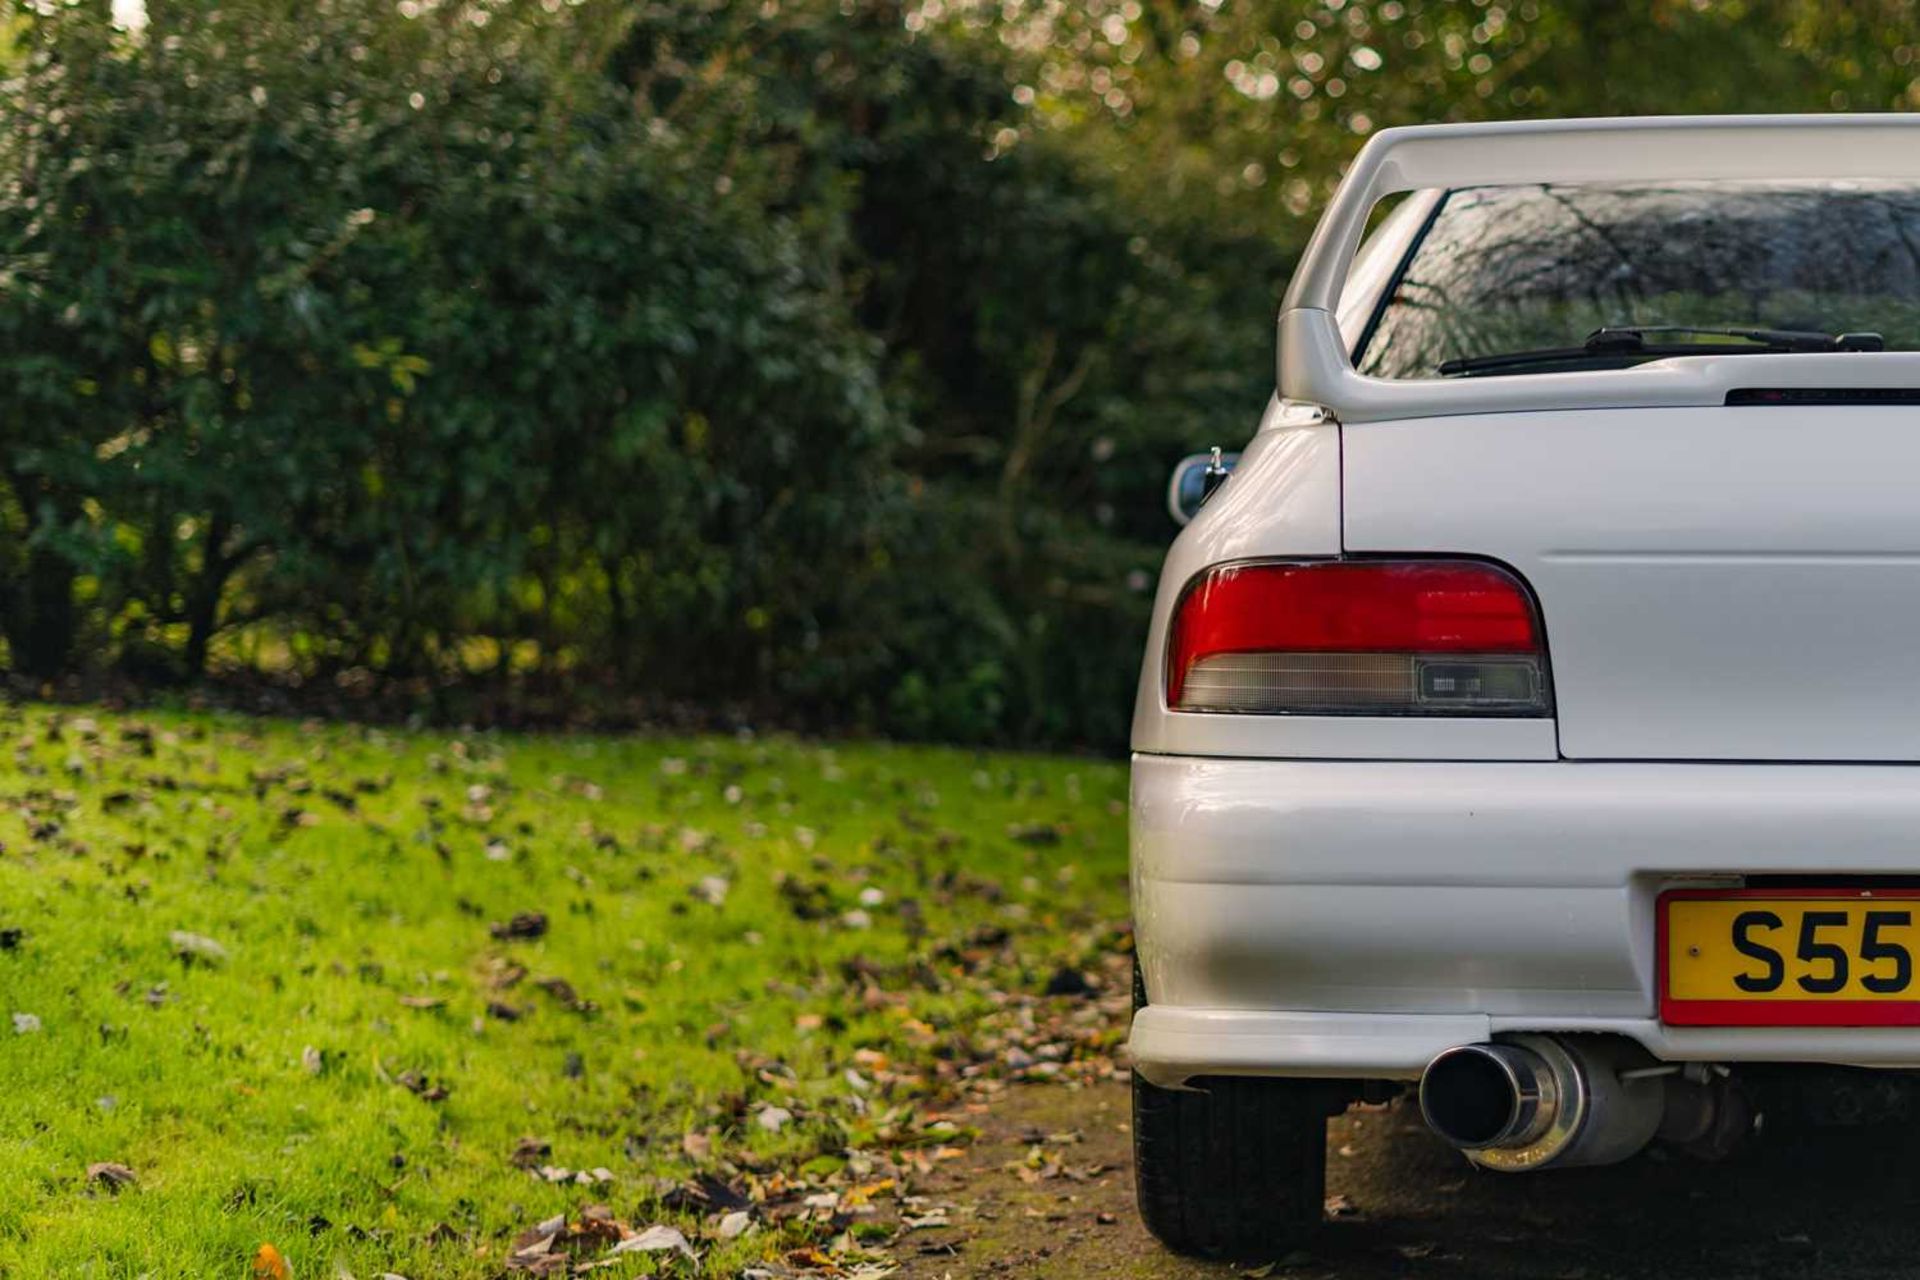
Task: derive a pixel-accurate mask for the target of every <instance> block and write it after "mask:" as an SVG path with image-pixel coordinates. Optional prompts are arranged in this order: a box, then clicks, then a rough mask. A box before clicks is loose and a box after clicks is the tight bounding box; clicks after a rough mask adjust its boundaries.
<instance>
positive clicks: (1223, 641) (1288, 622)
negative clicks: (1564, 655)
mask: <svg viewBox="0 0 1920 1280" xmlns="http://www.w3.org/2000/svg"><path fill="white" fill-rule="evenodd" d="M1167 705H1168V706H1169V707H1171V708H1173V709H1174V710H1175V711H1210V712H1240V713H1246V714H1254V715H1368V716H1406V715H1429V716H1544V715H1547V714H1549V712H1550V711H1551V707H1552V689H1551V686H1550V684H1549V682H1548V678H1547V655H1546V649H1545V647H1544V646H1543V644H1542V643H1541V639H1540V626H1539V620H1538V618H1537V617H1536V616H1535V613H1534V607H1533V599H1532V597H1531V596H1530V595H1529V594H1528V593H1527V590H1526V588H1525V587H1524V586H1523V585H1522V584H1521V583H1520V580H1519V579H1518V578H1516V577H1514V576H1513V574H1511V573H1508V572H1507V571H1506V570H1504V569H1499V568H1496V567H1494V566H1493V565H1489V564H1481V563H1479V562H1477V561H1471V560H1407V561H1359V560H1325V561H1318V562H1313V563H1303V564H1235V565H1220V566H1218V567H1216V568H1212V569H1209V570H1207V571H1206V572H1204V573H1202V574H1201V575H1200V576H1199V577H1197V578H1195V579H1194V581H1193V583H1192V584H1191V585H1190V586H1189V587H1188V588H1187V591H1186V593H1185V594H1184V595H1183V596H1182V597H1181V599H1180V604H1179V606H1178V607H1177V609H1176V610H1175V613H1174V618H1173V629H1172V638H1171V642H1170V645H1169V649H1168V654H1167Z"/></svg>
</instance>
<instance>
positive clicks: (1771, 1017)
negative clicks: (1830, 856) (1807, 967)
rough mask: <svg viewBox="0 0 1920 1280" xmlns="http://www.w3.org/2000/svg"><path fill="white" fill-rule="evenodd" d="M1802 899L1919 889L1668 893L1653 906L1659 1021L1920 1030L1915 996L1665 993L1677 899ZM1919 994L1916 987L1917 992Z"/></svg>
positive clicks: (1888, 895) (1887, 895) (1866, 897)
mask: <svg viewBox="0 0 1920 1280" xmlns="http://www.w3.org/2000/svg"><path fill="white" fill-rule="evenodd" d="M1728 898H1766V899H1771V900H1772V901H1775V902H1797V901H1800V900H1803V899H1806V898H1846V899H1851V900H1853V901H1856V902H1857V901H1879V900H1883V899H1891V900H1893V901H1908V902H1911V901H1915V900H1920V889H1870V888H1862V889H1668V890H1666V891H1665V892H1664V893H1662V894H1661V895H1660V897H1659V899H1658V900H1657V901H1656V903H1655V907H1654V952H1655V956H1654V960H1655V963H1656V965H1657V966H1658V967H1657V969H1656V971H1655V972H1656V974H1657V981H1658V982H1659V984H1660V1021H1661V1022H1663V1023H1666V1024H1667V1025H1669V1026H1675V1027H1920V994H1916V995H1915V997H1914V998H1913V999H1911V1000H1676V999H1674V998H1673V997H1672V996H1671V995H1668V994H1667V904H1668V903H1669V902H1673V901H1675V900H1677V899H1696V900H1698V899H1712V900H1725V899H1728ZM1916 989H1917V990H1920V988H1916Z"/></svg>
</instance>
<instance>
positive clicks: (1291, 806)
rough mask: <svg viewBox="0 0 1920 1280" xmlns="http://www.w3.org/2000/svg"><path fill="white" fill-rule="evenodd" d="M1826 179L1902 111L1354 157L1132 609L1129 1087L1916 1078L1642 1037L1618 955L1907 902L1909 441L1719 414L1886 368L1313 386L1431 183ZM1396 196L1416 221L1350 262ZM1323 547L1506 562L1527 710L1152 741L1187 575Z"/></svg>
mask: <svg viewBox="0 0 1920 1280" xmlns="http://www.w3.org/2000/svg"><path fill="white" fill-rule="evenodd" d="M1848 177H1862V178H1893V177H1911V178H1920V116H1871V117H1811V118H1808V117H1778V118H1774V117H1768V118H1749V119H1735V120H1700V119H1687V120H1654V121H1570V122H1542V123H1531V124H1523V125H1473V126H1448V127H1444V128H1437V129H1415V130H1404V131H1402V130H1392V131H1388V132H1387V133H1384V134H1382V135H1380V136H1379V137H1378V138H1376V139H1375V140H1374V141H1373V142H1372V143H1370V144H1369V145H1368V147H1367V148H1366V150H1365V151H1364V152H1363V153H1362V155H1361V157H1360V159H1359V160H1358V161H1356V163H1355V165H1354V168H1353V170H1352V172H1351V173H1350V174H1349V176H1348V179H1347V181H1346V183H1345V184H1344V185H1343V186H1342V188H1341V191H1340V193H1339V195H1338V196H1337V197H1336V199H1335V201H1334V204H1333V207H1332V208H1331V209H1330V210H1329V212H1328V214H1327V217H1326V219H1325V220H1324V221H1323V222H1322V224H1321V227H1320V229H1319V230H1318V231H1317V232H1316V233H1315V236H1314V239H1313V241H1312V243H1311V245H1310V247H1309V249H1308V252H1307V255H1306V258H1305V259H1304V260H1303V262H1302V265H1301V269H1300V272H1299V274H1298V275H1297V276H1296V278H1295V280H1294V283H1293V286H1292V288H1291V289H1290V290H1289V293H1288V300H1287V309H1286V312H1285V314H1284V316H1283V319H1282V324H1281V331H1280V353H1281V355H1280V360H1281V391H1282V398H1281V399H1279V400H1276V401H1275V402H1274V403H1273V404H1272V405H1270V406H1269V408H1268V411H1267V414H1266V417H1265V419H1264V420H1263V422H1262V424H1261V430H1260V432H1259V434H1258V435H1257V436H1256V437H1255V439H1254V441H1253V442H1252V444H1251V445H1250V446H1249V447H1248V449H1247V451H1246V453H1245V455H1244V457H1243V459H1242V462H1241V465H1240V467H1239V469H1238V470H1237V471H1236V473H1235V474H1234V476H1233V478H1232V479H1231V480H1229V481H1228V482H1227V484H1226V486H1225V487H1224V488H1223V489H1222V490H1221V491H1220V492H1219V494H1217V495H1216V496H1215V498H1214V499H1213V500H1212V501H1211V502H1209V503H1208V505H1207V507H1206V508H1205V509H1204V510H1203V511H1202V513H1201V514H1200V516H1199V517H1198V518H1197V519H1196V520H1195V521H1194V522H1193V523H1192V524H1191V525H1190V526H1189V527H1188V528H1187V529H1186V530H1185V531H1184V532H1183V533H1182V534H1181V536H1180V538H1179V539H1178V540H1177V541H1176V542H1175V543H1174V545H1173V548H1172V550H1171V551H1170V552H1169V554H1168V557H1167V561H1166V565H1165V568H1164V571H1163V574H1162V577H1161V582H1160V589H1159V594H1158V596H1157V599H1156V604H1155V610H1154V621H1153V625H1152V631H1151V635H1150V638H1149V642H1148V648H1147V653H1146V655H1145V660H1144V662H1143V663H1142V667H1141V679H1140V686H1139V692H1138V697H1137V700H1136V704H1135V718H1134V747H1135V750H1136V752H1137V753H1138V754H1137V755H1136V756H1135V761H1134V792H1133V817H1132V830H1133V836H1132V841H1133V847H1132V855H1133V892H1134V908H1135V929H1136V935H1135V936H1136V940H1137V946H1138V951H1139V955H1140V958H1141V962H1142V966H1143V971H1144V977H1145V981H1146V986H1147V994H1148V999H1149V1004H1148V1007H1147V1008H1146V1009H1145V1010H1144V1011H1143V1012H1142V1014H1141V1015H1140V1016H1139V1018H1138V1019H1137V1020H1136V1023H1135V1028H1134V1034H1133V1040H1132V1049H1133V1053H1134V1056H1135V1058H1136V1059H1137V1060H1138V1061H1139V1062H1140V1063H1141V1064H1142V1068H1143V1070H1144V1071H1145V1073H1146V1074H1147V1075H1148V1076H1149V1078H1152V1079H1154V1080H1156V1081H1158V1082H1160V1083H1163V1084H1169V1085H1172V1084H1177V1083H1179V1082H1180V1081H1182V1080H1184V1079H1186V1078H1187V1077H1189V1076H1192V1075H1197V1074H1208V1073H1245V1074H1294V1075H1324V1076H1360V1077H1398V1078H1410V1077H1412V1076H1413V1075H1415V1074H1417V1073H1418V1071H1419V1070H1420V1068H1421V1067H1422V1066H1423V1065H1424V1064H1425V1063H1426V1062H1427V1061H1428V1060H1429V1059H1430V1058H1431V1057H1432V1056H1433V1055H1434V1054H1435V1053H1437V1052H1439V1051H1440V1050H1441V1049H1444V1048H1448V1047H1450V1046H1452V1045H1455V1044H1460V1043H1465V1042H1468V1041H1473V1040H1482V1039H1485V1038H1487V1036H1489V1035H1492V1034H1497V1033H1500V1032H1503V1031H1547V1030H1588V1031H1610V1032H1616V1033H1618V1034H1622V1035H1627V1036H1631V1037H1633V1038H1634V1039H1637V1040H1639V1041H1640V1042H1641V1043H1642V1044H1644V1045H1645V1046H1646V1047H1647V1048H1648V1049H1649V1051H1651V1052H1652V1053H1653V1054H1654V1055H1655V1056H1656V1057H1659V1058H1662V1059H1666V1060H1707V1061H1722V1062H1742V1061H1786V1062H1795V1061H1808V1062H1836V1063H1850V1064H1855V1065H1861V1066H1883V1067H1886V1066H1906V1067H1920V1029H1905V1028H1872V1029H1844V1028H1825V1029H1813V1028H1807V1029H1796V1028H1780V1029H1756V1028H1741V1029H1714V1028H1667V1027H1663V1026H1661V1025H1660V1024H1659V1023H1658V1021H1657V1017H1656V1013H1655V1010H1656V1003H1657V1002H1656V999H1655V992H1654V959H1653V946H1654V918H1653V904H1654V900H1655V897H1656V895H1657V894H1658V892H1659V891H1660V890H1661V889H1662V888H1664V887H1667V886H1670V885H1675V884H1693V883H1728V884H1733V883H1738V882H1739V881H1740V878H1741V877H1744V876H1749V875H1755V874H1763V873H1791V874H1799V875H1820V874H1823V873H1824V874H1856V875H1858V874H1867V875H1873V874H1920V407H1893V406H1881V407H1851V406H1850V407H1844V408H1838V407H1836V408H1821V407H1765V408H1761V407H1753V408H1728V407H1725V405H1724V400H1725V397H1726V394H1727V392H1728V391H1729V390H1731V389H1734V388H1738V387H1763V386H1764V387H1905V388H1912V387H1920V354H1911V353H1906V354H1903V353H1876V354H1858V353H1849V354H1841V353H1833V354H1790V355H1737V356H1725V357H1688V358H1683V359H1669V360H1661V361H1657V362H1652V363H1648V364H1644V365H1640V366H1638V367H1636V368H1631V369H1623V370H1607V371H1596V372H1582V373H1561V374H1531V375H1520V376H1511V377H1476V378H1471V379H1451V380H1448V379H1433V380H1419V381H1400V382H1395V381H1387V380H1382V379H1374V378H1366V377H1362V376H1360V375H1358V374H1356V373H1355V372H1354V370H1353V367H1352V363H1351V360H1350V359H1349V354H1348V352H1349V349H1350V347H1351V346H1352V344H1353V343H1354V341H1355V340H1356V338H1357V337H1358V335H1359V333H1360V331H1361V330H1362V329H1363V328H1364V326H1365V324H1366V322H1367V318H1368V317H1369V316H1370V315H1371V313H1372V308H1373V306H1374V304H1375V303H1376V302H1377V300H1378V298H1379V296H1380V292H1381V291H1382V290H1383V289H1384V288H1386V287H1387V285H1388V284H1389V283H1390V281H1391V280H1392V279H1393V277H1394V271H1393V263H1394V261H1395V257H1396V255H1402V254H1404V253H1405V251H1406V248H1407V243H1408V240H1409V237H1410V236H1411V235H1412V234H1413V233H1414V229H1415V228H1416V227H1417V226H1418V225H1419V222H1420V219H1421V217H1422V216H1423V215H1422V213H1421V208H1422V207H1423V206H1424V207H1425V208H1431V201H1432V199H1433V198H1434V197H1433V195H1432V191H1433V189H1437V188H1444V187H1451V186H1465V185H1475V184H1484V183H1499V182H1536V181H1553V182H1581V181H1599V180H1606V181H1630V180H1634V179H1648V180H1659V179H1704V178H1754V179H1776V180H1778V179H1826V178H1848ZM1396 191H1415V192H1418V193H1419V194H1417V195H1416V196H1415V197H1413V199H1411V200H1409V201H1408V202H1407V203H1406V205H1405V206H1404V207H1403V208H1402V209H1401V210H1400V211H1399V212H1398V213H1397V214H1396V215H1394V216H1393V217H1391V218H1389V219H1387V220H1386V222H1385V223H1384V224H1383V225H1382V228H1381V230H1380V232H1379V233H1378V234H1377V235H1376V237H1375V238H1374V240H1372V241H1371V242H1370V247H1369V249H1368V250H1367V251H1366V252H1365V253H1364V254H1363V255H1362V260H1361V261H1360V262H1358V263H1354V261H1353V259H1354V246H1355V245H1356V244H1357V243H1358V240H1359V236H1360V231H1361V228H1362V226H1363V225H1364V221H1365V218H1366V216H1367V213H1368V211H1369V210H1370V209H1371V208H1372V206H1373V205H1374V203H1375V202H1376V201H1377V200H1378V199H1379V198H1380V197H1381V196H1382V195H1385V194H1388V193H1391V192H1396ZM1221 443H1222V444H1231V443H1232V442H1231V441H1222V442H1221ZM1355 553H1377V554H1409V553H1413V554H1443V555H1478V556H1486V557H1490V558H1493V559H1497V560H1499V561H1502V562H1504V563H1506V564H1508V565H1510V566H1511V567H1513V568H1514V569H1516V570H1517V571H1518V572H1519V573H1520V574H1521V575H1522V576H1523V577H1524V578H1526V580H1527V581H1528V582H1529V583H1530V584H1531V586H1532V587H1533V588H1534V590H1535V592H1536V593H1537V595H1538V598H1539V600H1540V603H1541V608H1542V617H1543V623H1544V628H1545V632H1546V638H1547V645H1548V652H1549V660H1550V666H1551V674H1552V681H1553V686H1554V695H1555V707H1556V718H1555V719H1553V720H1479V719H1439V718H1434V719H1417V718H1405V719H1392V718H1378V719H1374V718H1359V717H1288V716H1252V715H1242V716H1229V715H1210V714H1194V713H1182V712H1171V711H1169V710H1168V709H1167V707H1166V705H1165V702H1164V697H1163V688H1164V681H1165V672H1164V669H1163V662H1164V648H1165V644H1166V634H1167V624H1168V619H1169V615H1170V613H1171V611H1172V608H1173V605H1174V603H1175V601H1176V600H1177V598H1178V596H1179V593H1180V591H1181V590H1182V588H1184V586H1185V585H1186V584H1187V582H1188V581H1190V580H1191V579H1192V577H1193V576H1194V575H1195V574H1197V573H1199V572H1200V571H1202V570H1203V569H1205V568H1207V567H1209V566H1211V565H1215V564H1219V563H1222V562H1226V561H1234V560H1243V559H1262V558H1272V559H1300V558H1321V557H1335V556H1341V555H1347V554H1355ZM1762 761H1764V762H1766V763H1757V762H1762Z"/></svg>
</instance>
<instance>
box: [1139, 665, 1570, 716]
mask: <svg viewBox="0 0 1920 1280" xmlns="http://www.w3.org/2000/svg"><path fill="white" fill-rule="evenodd" d="M1175 708H1176V709H1177V710H1180V711H1209V712H1225V713H1234V712H1238V713H1241V714H1247V715H1285V714H1293V715H1375V716H1394V715H1423V714H1425V715H1459V714H1462V713H1468V714H1477V715H1541V714H1544V713H1545V712H1546V711H1547V701H1546V696H1545V681H1544V680H1543V679H1542V678H1541V671H1540V664H1539V662H1538V661H1537V660H1536V659H1533V658H1512V657H1506V656H1499V657H1488V658H1476V657H1459V656H1456V655H1453V654H1448V655H1446V656H1445V657H1442V658H1436V657H1428V656H1424V655H1421V654H1405V653H1219V654H1213V655H1211V656H1209V657H1205V658H1202V659H1200V660H1199V661H1198V662H1196V663H1194V664H1193V666H1192V668H1191V669H1190V670H1189V671H1188V672H1187V678H1186V681H1185V682H1184V683H1183V684H1182V686H1181V690H1180V699H1179V701H1178V702H1177V703H1176V704H1175Z"/></svg>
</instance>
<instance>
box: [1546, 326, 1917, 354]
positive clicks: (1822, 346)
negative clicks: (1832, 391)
mask: <svg viewBox="0 0 1920 1280" xmlns="http://www.w3.org/2000/svg"><path fill="white" fill-rule="evenodd" d="M1672 334H1694V335H1697V336H1700V337H1713V338H1740V339H1742V340H1744V341H1746V342H1750V343H1752V344H1754V345H1755V346H1758V347H1765V348H1767V349H1768V350H1770V351H1884V350H1886V347H1887V340H1886V339H1885V338H1883V337H1881V336H1880V335H1879V334H1877V333H1820V332H1819V331H1817V330H1810V329H1748V328H1741V327H1738V326H1720V325H1697V324H1626V325H1608V326H1606V327H1604V328H1600V329H1595V330H1594V331H1593V332H1592V333H1590V334H1588V335H1587V340H1586V343H1585V344H1584V349H1585V350H1588V351H1603V352H1607V353H1609V354H1611V353H1615V352H1621V353H1627V352H1634V351H1640V350H1644V349H1645V348H1647V347H1649V346H1652V345H1654V344H1653V343H1650V342H1648V341H1647V339H1648V338H1649V337H1652V336H1654V335H1659V336H1663V337H1664V336H1668V335H1672ZM1687 345H1689V346H1721V345H1724V344H1722V343H1689V344H1687Z"/></svg>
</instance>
